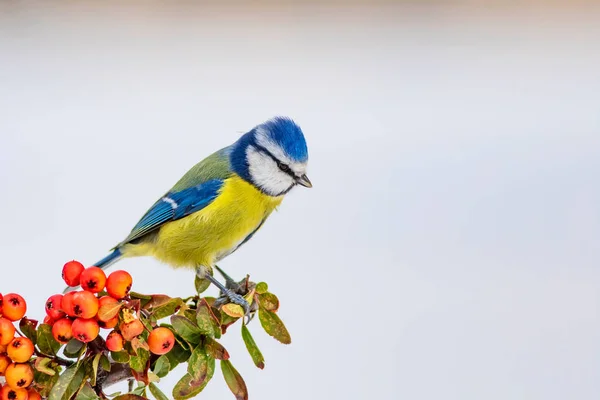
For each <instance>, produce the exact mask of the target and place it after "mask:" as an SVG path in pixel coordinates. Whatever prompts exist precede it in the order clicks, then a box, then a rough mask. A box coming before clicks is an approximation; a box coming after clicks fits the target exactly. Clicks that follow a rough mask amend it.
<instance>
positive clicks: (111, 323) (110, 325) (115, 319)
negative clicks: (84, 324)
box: [98, 315, 119, 329]
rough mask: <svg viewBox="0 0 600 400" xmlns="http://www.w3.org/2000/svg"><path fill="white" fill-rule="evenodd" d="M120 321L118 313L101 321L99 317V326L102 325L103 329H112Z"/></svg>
mask: <svg viewBox="0 0 600 400" xmlns="http://www.w3.org/2000/svg"><path fill="white" fill-rule="evenodd" d="M118 323H119V316H118V315H115V316H114V317H113V318H111V319H109V320H108V321H101V320H100V319H98V326H100V328H102V329H112V328H114V327H115V326H117V324H118Z"/></svg>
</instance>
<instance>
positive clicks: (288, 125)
mask: <svg viewBox="0 0 600 400" xmlns="http://www.w3.org/2000/svg"><path fill="white" fill-rule="evenodd" d="M256 128H262V129H264V130H265V131H267V132H268V135H269V137H270V138H271V139H272V140H273V141H274V142H275V143H277V144H278V145H279V146H281V148H282V149H283V150H284V151H285V153H286V154H287V155H288V156H289V157H290V158H291V159H292V160H293V161H296V162H306V161H307V160H308V148H307V147H306V140H305V139H304V134H303V133H302V129H300V127H299V126H298V125H297V124H296V123H295V122H294V121H292V119H290V118H287V117H275V118H273V119H270V120H269V121H267V122H265V123H263V124H261V125H259V126H257V127H256Z"/></svg>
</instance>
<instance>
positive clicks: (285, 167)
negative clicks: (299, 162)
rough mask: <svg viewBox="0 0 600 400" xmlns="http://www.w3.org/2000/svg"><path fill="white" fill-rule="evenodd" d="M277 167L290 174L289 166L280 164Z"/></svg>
mask: <svg viewBox="0 0 600 400" xmlns="http://www.w3.org/2000/svg"><path fill="white" fill-rule="evenodd" d="M277 166H278V167H279V169H280V170H282V171H283V172H290V167H289V166H288V165H287V164H284V163H281V162H278V163H277Z"/></svg>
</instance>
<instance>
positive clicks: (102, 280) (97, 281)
mask: <svg viewBox="0 0 600 400" xmlns="http://www.w3.org/2000/svg"><path fill="white" fill-rule="evenodd" d="M80 284H81V287H82V288H83V290H87V291H88V292H92V293H98V292H101V291H102V290H103V289H104V285H106V274H105V273H104V271H102V269H100V268H98V267H89V268H86V269H85V270H83V272H82V273H81V282H80Z"/></svg>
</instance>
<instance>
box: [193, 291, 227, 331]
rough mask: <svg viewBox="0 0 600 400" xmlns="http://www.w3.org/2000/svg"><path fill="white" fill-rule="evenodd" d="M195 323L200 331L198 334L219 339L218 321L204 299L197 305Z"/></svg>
mask: <svg viewBox="0 0 600 400" xmlns="http://www.w3.org/2000/svg"><path fill="white" fill-rule="evenodd" d="M196 323H197V324H198V329H200V332H201V333H202V334H203V335H206V336H213V337H215V336H216V337H221V327H220V324H219V320H218V319H217V317H216V316H215V315H214V314H213V312H212V310H211V309H210V306H209V305H208V303H207V302H206V300H204V299H202V300H201V301H200V302H199V303H198V309H197V310H196Z"/></svg>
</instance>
